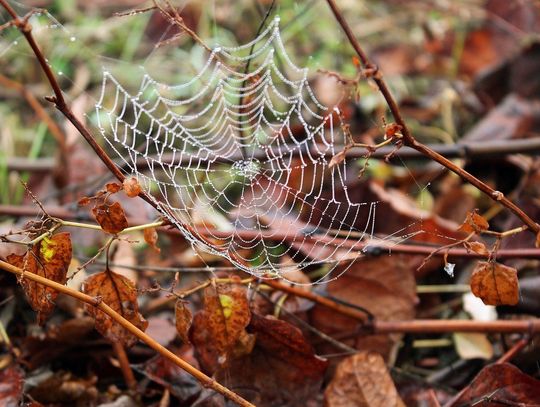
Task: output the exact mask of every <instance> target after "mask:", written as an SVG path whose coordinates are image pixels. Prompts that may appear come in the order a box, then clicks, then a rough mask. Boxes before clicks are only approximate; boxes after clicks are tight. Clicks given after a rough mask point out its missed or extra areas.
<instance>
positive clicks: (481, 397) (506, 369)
mask: <svg viewBox="0 0 540 407" xmlns="http://www.w3.org/2000/svg"><path fill="white" fill-rule="evenodd" d="M452 405H454V406H467V405H468V406H472V405H478V406H494V407H495V406H524V407H533V406H538V405H540V380H536V379H534V378H532V377H531V376H528V375H526V374H525V373H523V372H522V371H521V370H519V369H518V368H517V367H515V366H513V365H511V364H509V363H501V364H492V365H489V366H486V367H485V368H483V369H482V370H481V371H480V373H478V375H477V376H476V377H475V378H474V380H473V381H472V383H471V384H470V386H469V387H468V388H467V389H466V390H465V391H464V392H463V393H462V394H461V395H460V397H459V399H458V400H455V401H454V403H453V404H452Z"/></svg>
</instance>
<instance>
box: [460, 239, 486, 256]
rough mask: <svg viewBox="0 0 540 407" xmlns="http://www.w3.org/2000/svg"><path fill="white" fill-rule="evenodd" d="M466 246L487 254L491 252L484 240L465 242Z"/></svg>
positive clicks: (476, 251)
mask: <svg viewBox="0 0 540 407" xmlns="http://www.w3.org/2000/svg"><path fill="white" fill-rule="evenodd" d="M464 245H465V247H466V248H467V249H469V250H470V251H472V252H474V253H477V254H482V255H485V256H487V255H488V254H489V251H488V249H487V248H486V245H485V244H484V243H482V242H465V243H464Z"/></svg>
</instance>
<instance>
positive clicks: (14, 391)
mask: <svg viewBox="0 0 540 407" xmlns="http://www.w3.org/2000/svg"><path fill="white" fill-rule="evenodd" d="M23 384H24V374H23V371H22V370H21V369H20V368H19V367H18V366H17V365H11V366H9V367H7V368H5V369H2V370H0V405H1V406H3V407H18V406H20V405H21V404H20V403H21V400H22V395H23Z"/></svg>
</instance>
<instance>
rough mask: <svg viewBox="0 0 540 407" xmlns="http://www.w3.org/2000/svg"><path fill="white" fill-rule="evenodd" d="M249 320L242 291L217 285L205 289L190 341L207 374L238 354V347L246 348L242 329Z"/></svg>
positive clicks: (243, 290) (238, 287)
mask: <svg viewBox="0 0 540 407" xmlns="http://www.w3.org/2000/svg"><path fill="white" fill-rule="evenodd" d="M250 319H251V313H250V311H249V305H248V300H247V297H246V290H245V288H244V287H242V286H240V285H237V284H219V285H217V286H216V287H208V288H206V290H205V292H204V308H203V310H202V311H199V312H198V313H197V314H196V315H195V318H194V320H193V328H192V335H191V340H192V342H193V344H194V345H195V348H196V349H197V352H198V354H199V356H200V358H201V361H202V363H203V364H204V365H205V366H206V367H207V368H208V370H209V371H211V370H213V369H215V368H216V367H217V365H222V364H224V363H226V362H227V361H228V358H229V356H231V355H232V354H233V353H234V354H235V355H238V353H242V352H241V350H242V347H243V346H242V344H243V343H244V344H245V343H248V344H249V341H247V340H246V338H245V335H246V333H245V329H246V326H247V325H248V324H249V321H250ZM241 338H242V341H240V339H241ZM249 350H250V349H249V348H248V349H246V352H249Z"/></svg>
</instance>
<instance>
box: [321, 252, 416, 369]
mask: <svg viewBox="0 0 540 407" xmlns="http://www.w3.org/2000/svg"><path fill="white" fill-rule="evenodd" d="M415 268H416V265H415V264H412V263H411V261H410V258H409V257H408V256H405V255H392V256H383V257H373V258H361V259H359V260H358V261H356V262H355V263H354V264H353V265H352V266H351V267H350V268H348V270H347V271H346V272H345V273H344V274H343V275H341V276H340V277H339V278H338V279H336V280H334V281H331V282H329V283H328V284H327V285H326V290H327V294H328V295H330V296H332V297H334V298H336V299H338V300H341V301H345V302H347V303H350V304H353V305H357V306H360V307H363V308H365V309H367V310H368V311H370V312H371V313H372V314H373V315H374V316H375V318H376V319H377V320H380V321H388V320H409V319H412V318H414V315H415V304H416V301H417V297H416V282H415V277H414V271H415ZM338 271H339V270H338ZM311 321H312V324H313V326H314V327H316V328H317V329H319V330H321V331H323V332H325V333H326V334H329V335H336V334H340V333H341V334H345V333H352V332H355V331H356V330H357V329H358V326H359V324H360V323H361V322H360V321H358V320H356V319H354V318H351V317H347V316H345V315H342V314H338V313H336V312H335V311H333V310H330V309H328V308H326V307H323V306H320V305H316V306H315V307H313V309H312V311H311ZM400 337H401V335H399V334H393V335H368V336H362V335H354V336H353V337H352V339H345V340H343V342H345V343H346V344H348V345H349V346H353V347H355V348H357V349H362V350H375V351H377V352H379V353H380V354H382V355H383V356H384V357H385V358H387V357H389V355H390V353H391V350H392V349H393V347H394V345H395V344H396V343H397V342H398V341H399V338H400ZM318 350H319V352H321V353H330V352H334V351H335V349H334V347H333V346H331V345H326V344H325V345H321V346H320V347H318Z"/></svg>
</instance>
